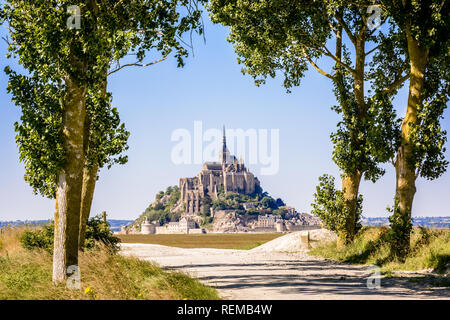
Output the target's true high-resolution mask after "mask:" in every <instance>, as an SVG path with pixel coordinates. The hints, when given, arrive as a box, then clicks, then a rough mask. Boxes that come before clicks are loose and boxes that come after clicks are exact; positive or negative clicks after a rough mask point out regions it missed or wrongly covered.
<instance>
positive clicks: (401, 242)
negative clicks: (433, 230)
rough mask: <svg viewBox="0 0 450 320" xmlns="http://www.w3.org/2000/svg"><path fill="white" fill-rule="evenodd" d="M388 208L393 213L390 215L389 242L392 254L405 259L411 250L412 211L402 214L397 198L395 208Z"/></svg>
mask: <svg viewBox="0 0 450 320" xmlns="http://www.w3.org/2000/svg"><path fill="white" fill-rule="evenodd" d="M387 210H388V211H389V212H390V213H391V216H390V217H389V223H390V225H391V233H390V239H389V240H390V241H389V244H390V246H391V250H392V254H393V255H395V256H396V257H397V258H399V259H404V258H405V257H406V255H407V254H408V252H409V250H410V246H409V242H410V234H411V230H412V222H411V213H410V212H408V213H407V214H402V213H401V211H400V207H399V206H398V201H397V200H395V204H394V206H393V208H387Z"/></svg>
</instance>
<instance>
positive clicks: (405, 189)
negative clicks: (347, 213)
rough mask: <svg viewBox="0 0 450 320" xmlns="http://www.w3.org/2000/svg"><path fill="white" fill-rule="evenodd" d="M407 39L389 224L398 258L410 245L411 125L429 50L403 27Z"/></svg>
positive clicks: (415, 121) (412, 190)
mask: <svg viewBox="0 0 450 320" xmlns="http://www.w3.org/2000/svg"><path fill="white" fill-rule="evenodd" d="M406 34H407V40H408V53H409V58H410V65H411V74H410V80H409V81H410V82H409V96H408V104H407V108H406V115H405V118H404V119H403V122H402V127H401V130H402V133H401V145H400V147H399V149H398V152H397V159H396V161H395V171H396V179H397V181H396V190H395V205H394V213H393V215H392V217H391V227H392V229H393V231H394V234H395V237H394V246H393V249H394V253H395V254H396V255H398V256H400V257H402V256H405V255H406V254H407V253H408V251H409V248H410V232H411V211H412V204H413V200H414V194H415V193H416V185H415V184H416V172H415V168H414V166H411V163H410V157H411V155H412V151H413V150H412V144H411V129H412V126H411V124H413V125H419V123H418V117H417V107H418V106H419V105H420V104H421V103H422V98H421V92H422V90H423V85H424V79H425V69H426V64H427V58H428V50H427V49H426V48H423V47H421V46H420V43H419V42H417V41H416V40H415V39H414V38H413V37H412V36H411V33H410V30H409V26H407V28H406Z"/></svg>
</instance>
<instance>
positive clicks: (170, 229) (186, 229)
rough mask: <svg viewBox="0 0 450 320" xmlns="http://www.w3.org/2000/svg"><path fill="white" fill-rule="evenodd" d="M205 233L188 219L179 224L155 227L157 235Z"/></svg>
mask: <svg viewBox="0 0 450 320" xmlns="http://www.w3.org/2000/svg"><path fill="white" fill-rule="evenodd" d="M143 225H144V224H143ZM203 232H204V230H203V229H201V228H197V224H196V222H195V221H194V220H193V219H191V218H188V217H183V218H181V219H180V221H178V222H169V223H167V224H165V225H163V226H157V227H155V233H157V234H189V233H203Z"/></svg>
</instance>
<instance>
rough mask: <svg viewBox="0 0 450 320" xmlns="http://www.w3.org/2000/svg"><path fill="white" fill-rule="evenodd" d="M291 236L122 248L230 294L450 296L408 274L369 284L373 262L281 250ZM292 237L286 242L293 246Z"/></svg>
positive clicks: (255, 296) (245, 296)
mask: <svg viewBox="0 0 450 320" xmlns="http://www.w3.org/2000/svg"><path fill="white" fill-rule="evenodd" d="M285 237H286V238H285ZM285 237H281V238H277V239H275V240H272V241H271V242H272V244H271V242H268V243H266V244H265V245H263V246H265V248H264V247H263V246H261V247H263V249H261V247H258V248H255V249H252V250H229V249H182V248H174V247H167V246H162V245H154V244H133V243H124V244H122V245H121V248H122V254H124V255H133V256H136V257H138V258H140V259H143V260H147V261H153V262H156V263H158V264H159V265H161V266H163V267H166V268H169V269H174V270H180V271H183V272H186V273H188V274H190V275H191V276H194V277H197V278H199V279H200V280H201V281H202V282H204V283H205V284H208V285H210V286H213V287H215V288H217V289H218V290H219V292H220V294H221V295H222V297H223V298H225V299H243V300H246V299H274V300H276V299H450V290H448V288H427V287H425V286H422V285H419V284H417V283H412V282H409V281H407V280H405V279H396V278H389V279H387V278H381V279H380V284H381V287H380V288H379V289H376V288H375V289H369V288H368V286H367V281H368V279H369V277H370V276H373V273H372V271H371V270H369V268H368V267H369V266H356V265H350V264H344V263H337V262H333V261H329V260H325V259H322V258H318V257H313V256H310V255H308V254H307V253H306V252H305V250H301V249H300V251H298V252H280V251H279V250H282V246H281V244H280V243H282V242H283V241H284V240H283V238H285V240H286V239H290V240H291V241H292V240H293V239H295V238H296V237H297V236H296V235H295V234H294V233H292V234H288V235H286V236H285ZM289 237H290V238H289ZM280 239H281V240H280ZM291 241H286V242H285V243H286V244H287V245H289V246H291V245H292V244H291ZM273 242H274V243H273ZM271 246H272V249H269V248H270V247H271ZM289 251H290V250H289ZM371 283H373V281H372V282H371Z"/></svg>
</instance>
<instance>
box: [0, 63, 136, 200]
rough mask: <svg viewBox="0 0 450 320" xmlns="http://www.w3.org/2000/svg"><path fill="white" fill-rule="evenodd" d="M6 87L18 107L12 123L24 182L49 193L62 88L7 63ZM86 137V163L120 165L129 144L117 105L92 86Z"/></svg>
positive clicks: (60, 151)
mask: <svg viewBox="0 0 450 320" xmlns="http://www.w3.org/2000/svg"><path fill="white" fill-rule="evenodd" d="M5 71H6V73H7V75H8V76H9V83H8V92H10V93H12V94H13V97H14V98H13V101H14V102H15V103H16V105H18V106H20V107H21V109H22V116H21V121H20V123H19V122H16V123H15V131H16V132H17V135H16V142H17V145H18V146H19V154H20V161H21V162H23V163H24V164H25V181H27V182H28V183H29V184H30V186H31V187H32V188H33V190H34V192H35V193H40V194H41V195H42V196H46V197H49V198H54V197H55V196H56V181H57V175H58V172H59V170H60V169H61V167H62V166H63V164H64V159H65V156H64V154H65V152H64V148H63V141H62V136H61V132H62V128H63V112H62V108H61V105H60V100H61V94H62V91H61V90H59V88H58V87H57V86H56V85H54V84H45V83H42V82H41V81H40V80H39V79H36V77H26V76H23V75H19V74H17V73H16V72H14V71H12V70H11V69H9V67H6V69H5ZM86 108H87V117H88V119H89V122H88V124H87V125H88V127H89V128H88V130H89V141H88V145H87V146H86V149H87V150H88V152H87V154H86V162H87V165H93V164H96V165H98V167H99V168H102V167H104V166H105V165H106V166H107V167H108V168H110V167H111V166H112V165H113V164H115V163H118V164H125V163H126V162H127V157H126V156H123V155H122V153H123V152H124V151H126V150H127V149H128V144H127V141H128V137H129V135H130V133H129V132H128V131H126V129H125V126H124V124H121V123H120V118H119V114H118V111H117V109H116V108H113V107H112V106H111V94H107V95H106V96H105V97H103V96H102V95H101V93H100V91H99V90H95V88H93V89H91V90H89V92H88V98H87V102H86Z"/></svg>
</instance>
